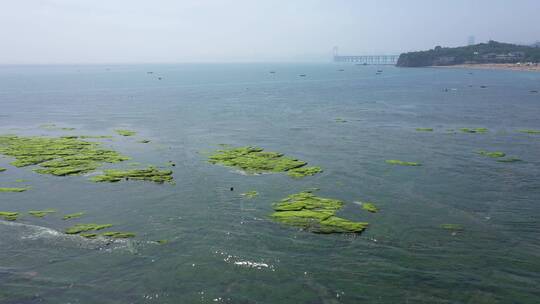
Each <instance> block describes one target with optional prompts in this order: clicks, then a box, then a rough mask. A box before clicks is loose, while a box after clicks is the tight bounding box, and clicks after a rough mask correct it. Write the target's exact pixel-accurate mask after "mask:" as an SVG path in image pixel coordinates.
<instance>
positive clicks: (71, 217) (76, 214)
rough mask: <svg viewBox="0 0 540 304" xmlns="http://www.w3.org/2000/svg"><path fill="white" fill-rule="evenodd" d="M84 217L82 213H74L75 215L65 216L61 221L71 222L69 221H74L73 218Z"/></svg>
mask: <svg viewBox="0 0 540 304" xmlns="http://www.w3.org/2000/svg"><path fill="white" fill-rule="evenodd" d="M83 215H84V212H76V213H71V214H66V215H64V216H63V217H62V219H63V220H71V219H75V218H80V217H81V216H83Z"/></svg>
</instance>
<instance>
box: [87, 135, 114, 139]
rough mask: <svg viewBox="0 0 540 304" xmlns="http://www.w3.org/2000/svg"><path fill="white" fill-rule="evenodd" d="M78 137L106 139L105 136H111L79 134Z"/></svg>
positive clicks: (107, 136)
mask: <svg viewBox="0 0 540 304" xmlns="http://www.w3.org/2000/svg"><path fill="white" fill-rule="evenodd" d="M79 138H80V139H106V138H113V137H112V136H110V135H81V136H79Z"/></svg>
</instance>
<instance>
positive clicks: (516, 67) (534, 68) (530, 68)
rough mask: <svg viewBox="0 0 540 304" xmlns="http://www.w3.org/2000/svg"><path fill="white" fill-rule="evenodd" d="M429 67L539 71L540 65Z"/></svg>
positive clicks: (492, 64) (488, 64) (487, 64)
mask: <svg viewBox="0 0 540 304" xmlns="http://www.w3.org/2000/svg"><path fill="white" fill-rule="evenodd" d="M429 67H430V68H447V69H448V68H458V69H460V68H461V69H463V68H464V69H478V70H510V71H528V72H540V65H538V64H534V65H526V64H509V63H466V64H456V65H437V66H429Z"/></svg>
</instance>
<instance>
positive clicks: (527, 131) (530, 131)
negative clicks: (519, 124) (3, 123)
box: [518, 129, 540, 134]
mask: <svg viewBox="0 0 540 304" xmlns="http://www.w3.org/2000/svg"><path fill="white" fill-rule="evenodd" d="M518 132H521V133H527V134H540V130H529V129H527V130H518Z"/></svg>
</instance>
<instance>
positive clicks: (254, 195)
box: [242, 191, 259, 198]
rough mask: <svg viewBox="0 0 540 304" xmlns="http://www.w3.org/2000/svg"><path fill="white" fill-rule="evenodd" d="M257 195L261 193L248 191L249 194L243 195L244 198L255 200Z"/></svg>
mask: <svg viewBox="0 0 540 304" xmlns="http://www.w3.org/2000/svg"><path fill="white" fill-rule="evenodd" d="M257 195H259V192H257V191H248V192H245V193H242V196H243V197H245V198H255V197H256V196H257Z"/></svg>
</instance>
